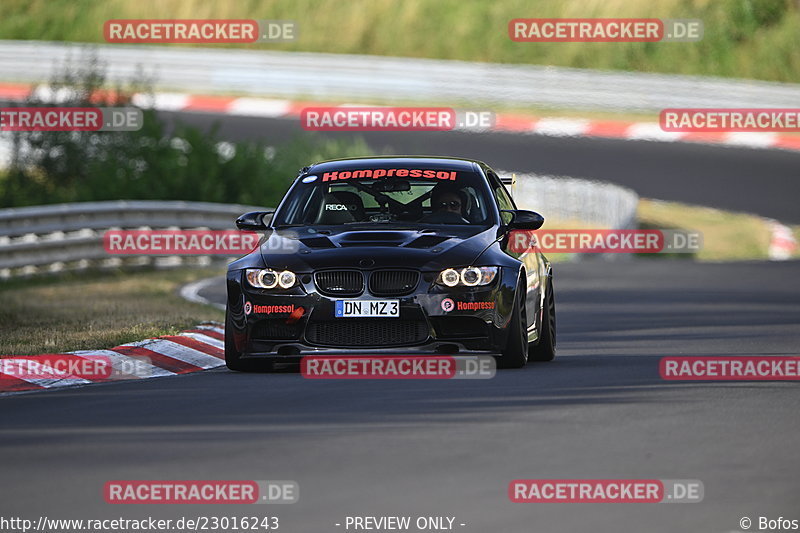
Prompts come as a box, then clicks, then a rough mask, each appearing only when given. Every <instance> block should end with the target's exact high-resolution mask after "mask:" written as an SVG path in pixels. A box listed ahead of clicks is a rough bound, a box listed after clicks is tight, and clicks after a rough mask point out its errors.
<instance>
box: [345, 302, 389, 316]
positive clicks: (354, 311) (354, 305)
mask: <svg viewBox="0 0 800 533" xmlns="http://www.w3.org/2000/svg"><path fill="white" fill-rule="evenodd" d="M335 316H336V318H365V317H382V318H398V317H399V316H400V300H336V312H335Z"/></svg>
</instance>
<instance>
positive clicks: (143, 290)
mask: <svg viewBox="0 0 800 533" xmlns="http://www.w3.org/2000/svg"><path fill="white" fill-rule="evenodd" d="M218 274H221V271H220V270H218V269H199V270H198V269H191V270H190V269H180V270H151V271H146V272H133V273H131V272H115V273H94V274H88V273H86V274H75V275H71V276H67V277H59V279H58V280H57V281H55V282H54V281H53V280H52V279H47V278H44V279H31V280H20V281H10V282H6V283H4V284H0V300H2V301H3V306H2V309H0V354H6V355H31V354H40V353H53V352H67V351H74V350H89V349H105V348H112V347H114V346H118V345H120V344H123V343H126V342H132V341H138V340H142V339H146V338H150V337H157V336H159V335H170V334H176V333H179V332H180V331H182V330H184V329H186V328H190V327H191V326H194V325H196V324H198V323H200V322H203V321H207V320H222V319H223V313H222V311H220V310H218V309H215V308H212V307H210V306H205V305H201V304H196V303H191V302H188V301H186V300H184V299H183V298H181V297H179V296H178V295H177V290H178V288H179V287H180V286H181V285H183V284H185V283H189V282H191V281H193V280H196V279H201V278H204V277H210V276H213V275H218ZM0 357H2V355H0Z"/></svg>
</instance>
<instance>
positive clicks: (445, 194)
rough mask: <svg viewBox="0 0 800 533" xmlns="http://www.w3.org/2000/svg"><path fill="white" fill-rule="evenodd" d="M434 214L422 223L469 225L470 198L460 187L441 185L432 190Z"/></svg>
mask: <svg viewBox="0 0 800 533" xmlns="http://www.w3.org/2000/svg"><path fill="white" fill-rule="evenodd" d="M431 207H432V208H433V212H432V213H431V214H429V215H427V216H425V217H423V218H422V220H421V221H420V222H429V223H432V224H469V221H468V220H467V218H466V217H467V214H468V207H469V205H468V196H467V193H466V192H464V191H463V190H462V189H461V188H460V187H457V186H453V185H451V184H449V183H440V184H438V185H436V186H435V187H434V188H433V189H432V190H431Z"/></svg>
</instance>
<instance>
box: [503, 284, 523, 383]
mask: <svg viewBox="0 0 800 533" xmlns="http://www.w3.org/2000/svg"><path fill="white" fill-rule="evenodd" d="M524 302H525V287H524V286H522V285H520V286H519V287H518V288H517V294H515V295H514V307H513V308H512V310H511V324H510V325H509V330H508V340H507V341H506V348H505V350H503V355H502V356H501V357H499V358H497V366H498V368H522V367H523V366H525V363H526V362H527V357H528V338H527V334H528V320H527V313H526V311H525V305H524Z"/></svg>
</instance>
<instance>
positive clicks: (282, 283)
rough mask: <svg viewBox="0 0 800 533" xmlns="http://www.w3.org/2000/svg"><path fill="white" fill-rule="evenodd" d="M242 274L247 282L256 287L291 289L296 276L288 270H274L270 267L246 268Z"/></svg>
mask: <svg viewBox="0 0 800 533" xmlns="http://www.w3.org/2000/svg"><path fill="white" fill-rule="evenodd" d="M244 274H245V278H247V282H248V283H249V284H250V285H251V286H253V287H255V288H257V289H274V288H275V287H280V288H281V289H291V288H292V287H294V285H295V283H297V276H296V275H295V273H294V272H292V271H290V270H284V271H283V272H275V271H274V270H272V269H271V268H248V269H247V270H245V272H244Z"/></svg>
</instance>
